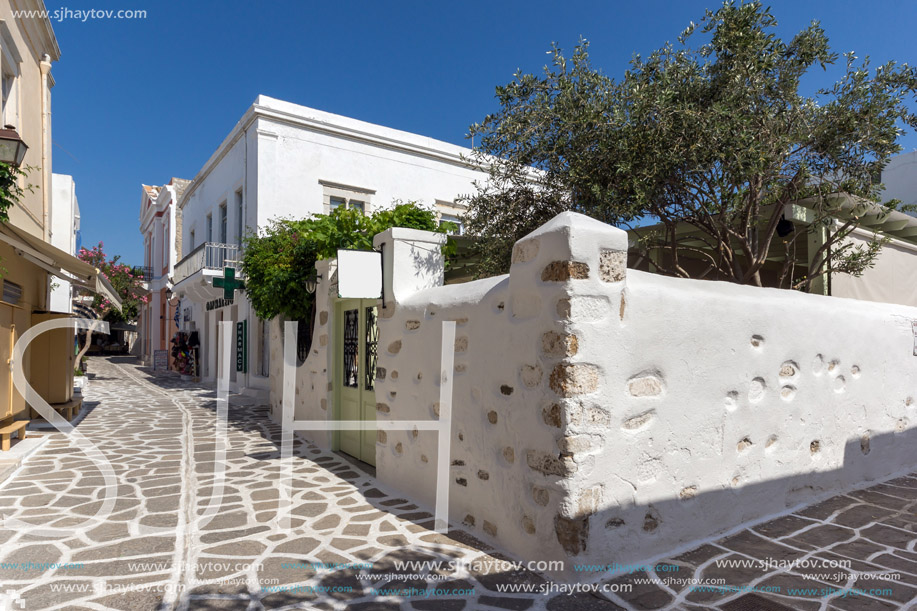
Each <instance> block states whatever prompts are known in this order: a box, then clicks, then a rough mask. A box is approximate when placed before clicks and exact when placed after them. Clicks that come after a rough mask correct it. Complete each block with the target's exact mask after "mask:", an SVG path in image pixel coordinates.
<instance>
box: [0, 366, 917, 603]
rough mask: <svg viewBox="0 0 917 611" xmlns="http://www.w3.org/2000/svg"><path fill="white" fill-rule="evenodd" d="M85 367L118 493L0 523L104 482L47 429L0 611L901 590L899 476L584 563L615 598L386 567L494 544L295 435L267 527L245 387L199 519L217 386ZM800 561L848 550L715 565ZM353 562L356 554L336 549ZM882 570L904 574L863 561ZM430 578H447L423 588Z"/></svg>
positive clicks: (254, 419)
mask: <svg viewBox="0 0 917 611" xmlns="http://www.w3.org/2000/svg"><path fill="white" fill-rule="evenodd" d="M90 371H91V372H92V373H93V379H92V381H91V384H90V386H89V388H88V389H87V392H86V409H84V417H83V420H82V421H81V422H80V423H79V425H78V431H80V432H81V433H82V434H83V435H85V436H86V437H87V438H89V439H90V440H91V441H92V442H93V443H94V444H96V446H97V447H98V448H99V449H100V450H101V451H102V452H103V453H104V455H105V456H106V458H107V459H108V460H109V462H110V463H111V465H112V468H113V469H114V472H115V475H116V479H117V501H116V504H115V507H114V509H113V512H112V513H111V514H110V515H109V516H108V517H107V519H105V520H104V521H103V522H102V523H100V524H97V525H94V526H92V527H90V528H86V529H83V530H82V531H81V530H79V529H77V530H76V531H75V532H72V533H68V532H64V531H59V532H58V533H53V532H52V533H40V532H29V531H28V529H23V528H10V527H9V526H8V524H9V519H10V518H14V519H18V520H21V521H23V522H26V523H28V524H34V525H36V526H42V527H48V528H57V529H66V528H67V527H68V526H74V525H76V524H78V523H79V522H82V521H83V520H85V518H86V517H87V516H92V515H93V514H94V513H95V512H96V511H97V510H98V508H99V507H100V506H101V505H102V501H103V499H104V491H105V487H104V484H105V481H104V478H103V477H102V475H100V472H99V471H98V470H97V469H96V468H95V467H94V466H93V464H92V463H91V462H90V460H88V459H87V458H86V456H85V455H84V454H83V453H82V452H81V449H80V448H79V447H78V446H77V444H76V443H75V442H74V439H73V438H69V439H68V437H66V436H65V435H63V434H61V433H53V434H50V437H51V438H50V439H48V441H47V442H46V443H45V444H44V446H43V447H42V448H41V449H40V450H39V451H38V452H37V453H36V454H34V455H32V456H31V457H29V458H28V459H27V460H26V462H25V463H24V466H23V467H22V468H21V469H20V470H19V471H18V472H17V473H15V474H14V475H13V477H12V478H11V479H10V480H8V481H6V482H5V483H4V484H3V485H2V487H0V513H2V514H3V516H4V518H5V519H6V522H5V523H4V527H3V528H2V530H0V583H2V587H0V609H5V608H10V609H25V610H26V611H29V610H32V609H130V610H144V609H173V608H174V609H249V610H254V609H279V608H289V609H405V610H410V609H419V610H424V609H437V610H439V609H442V610H451V609H468V610H472V609H550V610H552V611H553V610H564V609H571V610H573V609H576V610H592V609H596V610H604V609H662V608H667V609H708V608H719V609H723V610H724V611H733V610H737V609H782V608H789V609H804V610H807V609H813V610H814V609H834V610H843V611H846V610H853V609H904V608H909V607H908V606H909V605H913V604H915V603H917V549H915V545H917V535H915V529H917V478H915V477H902V478H899V479H896V480H893V481H890V482H887V483H885V484H881V485H878V486H875V487H873V488H871V489H869V490H864V491H860V492H855V493H852V494H850V495H846V496H840V497H836V498H833V499H831V500H829V501H826V502H824V503H822V504H820V505H816V506H813V507H810V508H808V509H805V510H803V511H800V512H798V513H797V514H795V515H792V516H787V517H784V518H781V519H779V520H776V521H774V522H770V523H768V524H765V525H761V526H757V527H755V528H753V529H750V530H745V531H742V532H741V533H738V534H736V535H733V536H730V537H727V538H724V539H722V540H719V541H716V542H714V543H710V544H707V545H704V546H701V547H699V548H698V549H696V550H694V551H691V552H689V553H686V554H682V555H678V556H677V557H675V558H673V559H671V560H664V561H661V562H660V563H658V564H656V565H655V566H656V567H659V566H660V565H662V564H666V565H671V566H674V567H676V568H677V570H674V569H673V570H674V572H672V571H669V572H662V571H661V570H657V571H653V570H651V571H649V572H647V571H639V572H636V573H631V574H630V575H627V576H623V577H622V576H617V577H614V576H609V575H605V576H602V575H601V574H595V575H592V576H591V577H592V578H593V579H599V578H601V583H611V584H612V585H615V586H616V587H618V589H619V590H620V589H621V586H632V589H631V591H630V592H629V593H625V592H623V591H619V592H618V593H614V594H608V595H607V597H608V598H610V599H611V600H607V599H604V598H600V597H599V596H597V595H592V594H583V593H580V594H574V595H567V594H558V593H556V592H555V593H552V594H551V595H550V596H545V595H543V594H540V593H529V594H512V595H510V594H505V593H500V592H498V591H497V588H498V585H501V584H523V585H531V586H538V585H539V584H545V583H546V581H545V579H544V578H543V577H542V576H540V575H537V574H534V573H531V572H526V571H516V572H506V571H503V570H502V569H501V570H496V571H494V570H490V571H488V570H487V569H482V570H478V571H465V570H459V571H457V572H448V573H447V572H446V571H445V569H441V575H442V578H441V579H434V578H421V577H415V576H413V575H411V573H413V571H410V570H406V569H402V570H398V569H396V567H395V565H394V563H395V561H400V560H420V561H423V560H441V561H444V562H448V561H450V560H462V561H472V560H484V561H486V560H497V559H503V558H505V557H504V556H501V555H500V554H499V552H497V551H495V550H493V549H492V548H490V547H489V546H488V545H486V544H485V543H482V542H480V541H477V540H475V538H474V537H472V536H471V535H469V534H468V533H466V532H463V531H461V530H455V531H453V532H450V534H449V536H443V535H438V534H436V533H434V532H432V531H431V530H430V527H431V526H432V519H431V516H430V514H429V513H426V512H425V511H423V510H421V509H419V508H418V507H416V506H415V505H413V504H411V503H410V502H408V501H406V500H404V499H398V498H395V497H393V496H391V495H389V494H387V493H386V492H385V491H383V490H380V489H379V488H378V487H377V486H376V483H375V481H374V479H373V478H372V477H371V476H370V475H368V474H366V473H365V472H363V471H362V470H360V469H358V468H355V467H354V466H353V465H352V464H351V463H349V462H348V461H347V460H345V459H343V458H342V457H341V456H338V455H335V454H329V453H326V452H322V451H320V450H318V449H316V448H314V447H311V446H309V445H308V444H305V443H298V444H297V445H296V449H295V465H294V473H295V481H294V489H295V493H294V510H293V515H294V516H295V517H294V519H293V524H292V529H290V530H288V531H285V530H281V529H280V528H279V527H278V526H277V525H276V523H274V522H273V520H274V519H275V509H276V506H277V498H278V492H277V483H276V479H277V474H278V472H279V445H278V444H279V439H280V430H279V427H278V426H276V425H274V424H272V423H271V422H270V420H269V418H268V414H267V411H266V408H264V407H257V406H251V405H241V404H239V403H240V402H243V401H244V398H236V399H235V400H234V401H233V402H232V403H234V405H231V407H230V413H229V433H228V436H229V447H228V453H227V461H226V462H227V473H226V481H225V489H224V490H223V496H222V501H221V504H220V506H219V510H218V511H217V513H216V515H215V516H214V517H213V519H212V520H210V521H209V522H206V523H203V524H202V523H201V522H200V520H201V517H200V516H201V515H202V514H204V513H205V509H206V507H207V506H208V505H209V504H210V503H211V501H212V500H216V499H218V498H219V496H218V492H217V490H216V484H218V481H216V480H215V478H214V469H215V461H214V449H215V445H216V444H215V437H214V422H215V403H216V402H215V398H214V393H213V391H210V390H206V389H203V388H201V387H200V386H198V385H194V384H189V383H184V382H181V381H180V379H178V378H177V377H175V376H171V375H156V376H154V375H152V373H151V372H150V371H149V370H147V369H143V368H140V367H138V366H137V365H136V364H135V362H134V361H133V360H131V359H126V358H117V357H116V358H109V359H99V358H97V359H94V360H93V361H92V362H91V369H90ZM86 412H88V413H86ZM49 535H50V536H49ZM812 558H818V559H821V560H828V561H831V560H845V559H850V560H851V561H852V566H850V567H847V568H845V569H843V570H838V569H830V570H829V569H811V568H806V569H801V568H799V567H796V568H789V569H788V568H787V567H785V566H780V567H773V568H770V569H768V570H761V568H759V567H750V566H744V567H743V566H740V565H739V564H738V563H733V566H732V567H723V566H718V564H717V562H718V561H722V560H729V561H732V560H744V561H753V562H757V561H758V560H762V559H777V560H783V561H786V560H799V559H812ZM29 563H31V564H29ZM66 563H72V564H70V565H69V566H68V565H67V564H66ZM311 563H327V564H330V565H336V568H331V569H327V568H321V567H319V568H316V567H314V566H311ZM361 563H365V564H367V565H368V564H371V568H369V569H366V570H361V568H360V567H359V566H352V565H356V564H361ZM48 564H54V565H55V566H50V567H49V566H47V565H48ZM746 564H747V563H746ZM348 565H351V566H348ZM888 572H894V573H897V574H898V575H899V576H900V579H899V580H897V581H891V580H889V579H888V578H886V579H884V580H883V579H869V578H868V576H867V575H868V574H872V575H877V574H879V573H888ZM813 573H825V574H828V573H830V574H832V575H830V577H832V578H831V579H828V578H825V577H824V576H822V578H821V579H818V578H814V577H812V574H813ZM838 573H843V574H841V575H838ZM584 576H585V575H584ZM648 577H649V578H651V577H658V578H659V579H660V580H662V581H664V580H665V579H666V578H672V577H678V578H682V579H683V578H692V577H693V578H698V579H719V578H722V579H724V580H725V582H720V586H719V588H708V589H707V591H702V590H701V589H698V588H692V587H690V586H689V585H685V584H684V583H681V584H676V583H674V582H672V581H669V582H668V583H667V584H666V585H651V584H645V583H638V581H639V580H641V579H643V578H648ZM723 583H725V585H723ZM747 586H755V587H758V588H768V589H769V590H770V592H769V593H767V594H761V595H760V596H763V597H764V598H761V599H758V603H759V604H757V605H750V606H749V605H746V606H742V603H743V602H748V603H751V602H753V601H752V600H751V599H749V598H743V597H748V596H750V594H749V592H748V591H746V590H745V588H746V587H747ZM434 587H435V588H439V589H445V590H449V591H450V593H451V595H446V596H440V597H432V596H429V593H430V592H432V589H433V588H434ZM794 587H800V588H848V589H849V588H857V589H860V590H866V589H870V588H877V589H889V590H890V592H889V593H887V594H882V595H874V596H870V595H862V596H849V595H848V596H847V597H846V598H844V597H843V594H842V593H840V592H838V593H835V594H832V595H830V596H828V597H827V598H826V597H824V596H823V594H814V593H809V594H807V595H801V594H797V595H794V596H791V595H789V589H790V588H794ZM373 588H375V589H381V588H398V589H401V588H415V589H416V591H415V593H414V595H411V596H406V595H401V596H391V595H388V596H378V595H376V594H375V593H374V592H373V591H372V590H373ZM471 591H473V593H470V594H466V592H471ZM420 592H424V593H425V594H421V593H420ZM778 592H779V593H778ZM761 601H764V602H761ZM767 604H770V605H771V606H766V605H767ZM777 604H779V605H781V606H777Z"/></svg>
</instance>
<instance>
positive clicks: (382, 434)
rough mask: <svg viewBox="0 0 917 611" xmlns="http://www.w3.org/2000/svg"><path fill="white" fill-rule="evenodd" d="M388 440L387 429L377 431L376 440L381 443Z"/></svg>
mask: <svg viewBox="0 0 917 611" xmlns="http://www.w3.org/2000/svg"><path fill="white" fill-rule="evenodd" d="M387 440H388V435H386V433H385V431H376V441H377V442H379V443H385V442H386V441H387Z"/></svg>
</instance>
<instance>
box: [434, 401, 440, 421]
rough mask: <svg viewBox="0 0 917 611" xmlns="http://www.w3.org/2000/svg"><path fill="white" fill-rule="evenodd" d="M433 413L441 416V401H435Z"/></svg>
mask: <svg viewBox="0 0 917 611" xmlns="http://www.w3.org/2000/svg"><path fill="white" fill-rule="evenodd" d="M433 415H434V416H436V417H437V418H439V401H436V402H435V403H433Z"/></svg>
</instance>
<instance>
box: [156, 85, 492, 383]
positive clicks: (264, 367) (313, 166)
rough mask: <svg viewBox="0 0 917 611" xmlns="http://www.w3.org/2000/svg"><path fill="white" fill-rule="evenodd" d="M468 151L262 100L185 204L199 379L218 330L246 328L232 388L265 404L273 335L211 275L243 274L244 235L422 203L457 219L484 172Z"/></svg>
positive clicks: (183, 296) (186, 308) (185, 313)
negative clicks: (340, 213)
mask: <svg viewBox="0 0 917 611" xmlns="http://www.w3.org/2000/svg"><path fill="white" fill-rule="evenodd" d="M469 153H470V150H468V149H465V148H462V147H459V146H455V145H452V144H447V143H445V142H440V141H436V140H433V139H430V138H426V137H423V136H418V135H416V134H410V133H406V132H402V131H398V130H395V129H390V128H386V127H381V126H378V125H373V124H370V123H366V122H363V121H358V120H355V119H350V118H347V117H342V116H339V115H334V114H331V113H327V112H322V111H318V110H314V109H311V108H306V107H304V106H298V105H296V104H292V103H289V102H284V101H281V100H276V99H273V98H269V97H266V96H259V97H258V98H257V99H256V100H255V103H254V104H253V105H252V106H251V107H250V108H249V109H248V110H247V111H246V113H245V114H244V115H243V116H242V118H241V119H240V121H239V122H238V123H237V124H236V126H235V127H234V128H233V130H232V131H231V132H230V134H229V136H227V138H226V139H225V140H224V141H223V143H222V144H221V145H220V147H219V148H218V149H217V150H216V152H214V154H213V155H212V156H211V158H210V159H209V160H208V161H207V163H205V164H204V167H203V168H201V170H200V172H198V174H197V176H196V177H195V178H194V180H193V181H192V183H191V185H190V186H189V187H188V189H187V190H186V191H185V193H184V195H183V196H182V197H181V199H180V201H179V208H180V210H181V216H182V246H183V248H182V250H183V252H184V253H187V254H185V255H184V256H183V257H182V258H181V260H180V261H179V262H178V263H177V265H176V267H175V275H174V280H175V287H174V289H173V291H174V293H175V294H176V296H177V297H178V298H179V299H180V302H181V303H180V311H181V313H182V315H181V325H182V330H183V331H186V332H188V333H189V334H190V333H192V332H197V338H198V340H199V342H200V351H199V355H200V367H199V370H200V374H201V377H202V378H203V379H204V380H206V381H211V382H212V381H214V380H215V379H216V367H217V358H216V355H217V353H218V351H219V341H218V337H217V333H216V329H217V325H218V324H219V323H220V322H223V321H233V322H234V323H241V322H243V321H244V328H243V330H242V331H241V332H242V333H244V334H245V341H244V351H245V358H244V359H243V360H242V363H241V367H231V368H230V377H231V387H232V388H233V390H236V391H243V392H247V393H249V394H253V395H256V396H259V397H260V398H261V399H263V400H267V397H268V395H269V388H270V387H269V381H268V377H269V375H270V370H271V366H270V328H269V326H268V323H267V322H266V321H262V320H259V319H258V318H257V316H256V315H255V314H254V312H252V311H251V308H250V307H249V304H248V302H247V301H246V300H245V299H244V293H242V294H241V296H242V297H243V298H240V294H239V293H236V295H235V299H234V300H224V299H223V291H222V290H221V289H215V288H214V287H213V279H214V278H215V277H217V276H221V275H223V273H224V268H226V267H231V268H235V269H236V270H237V273H240V272H238V268H239V267H240V265H239V261H240V260H241V257H242V253H241V244H242V242H243V238H244V236H245V234H246V233H247V232H249V231H255V230H256V229H257V228H259V227H264V226H266V225H267V224H268V223H269V222H270V221H271V220H272V219H276V218H280V217H292V218H306V217H308V216H310V215H312V214H316V213H328V212H330V211H331V210H332V209H333V208H336V207H339V206H344V207H347V208H354V209H359V210H361V211H363V212H364V213H365V214H371V213H372V212H373V211H375V210H378V209H381V208H386V207H390V206H391V205H392V203H393V202H394V201H396V200H402V201H409V200H410V201H416V202H420V203H422V204H424V205H427V206H429V207H432V208H434V209H436V210H437V211H438V212H439V214H440V215H441V216H442V218H444V219H445V220H457V219H458V216H459V215H460V214H461V210H462V208H461V204H458V203H456V200H457V199H458V198H459V197H460V196H461V195H463V194H468V193H471V192H472V191H473V189H474V187H473V184H472V183H473V181H474V180H482V179H484V178H486V175H485V174H484V173H482V172H479V171H477V170H475V169H473V168H472V167H471V166H470V165H469V164H468V162H467V161H466V160H465V156H467V155H468V154H469Z"/></svg>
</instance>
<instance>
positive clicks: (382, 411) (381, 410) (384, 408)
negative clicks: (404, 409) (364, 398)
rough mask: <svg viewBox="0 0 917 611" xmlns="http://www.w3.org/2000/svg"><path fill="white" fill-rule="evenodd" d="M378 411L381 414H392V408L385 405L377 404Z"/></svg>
mask: <svg viewBox="0 0 917 611" xmlns="http://www.w3.org/2000/svg"><path fill="white" fill-rule="evenodd" d="M376 411H377V412H379V413H380V414H387V413H389V412H391V411H392V410H391V408H390V407H389V406H388V405H387V404H385V403H376Z"/></svg>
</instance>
